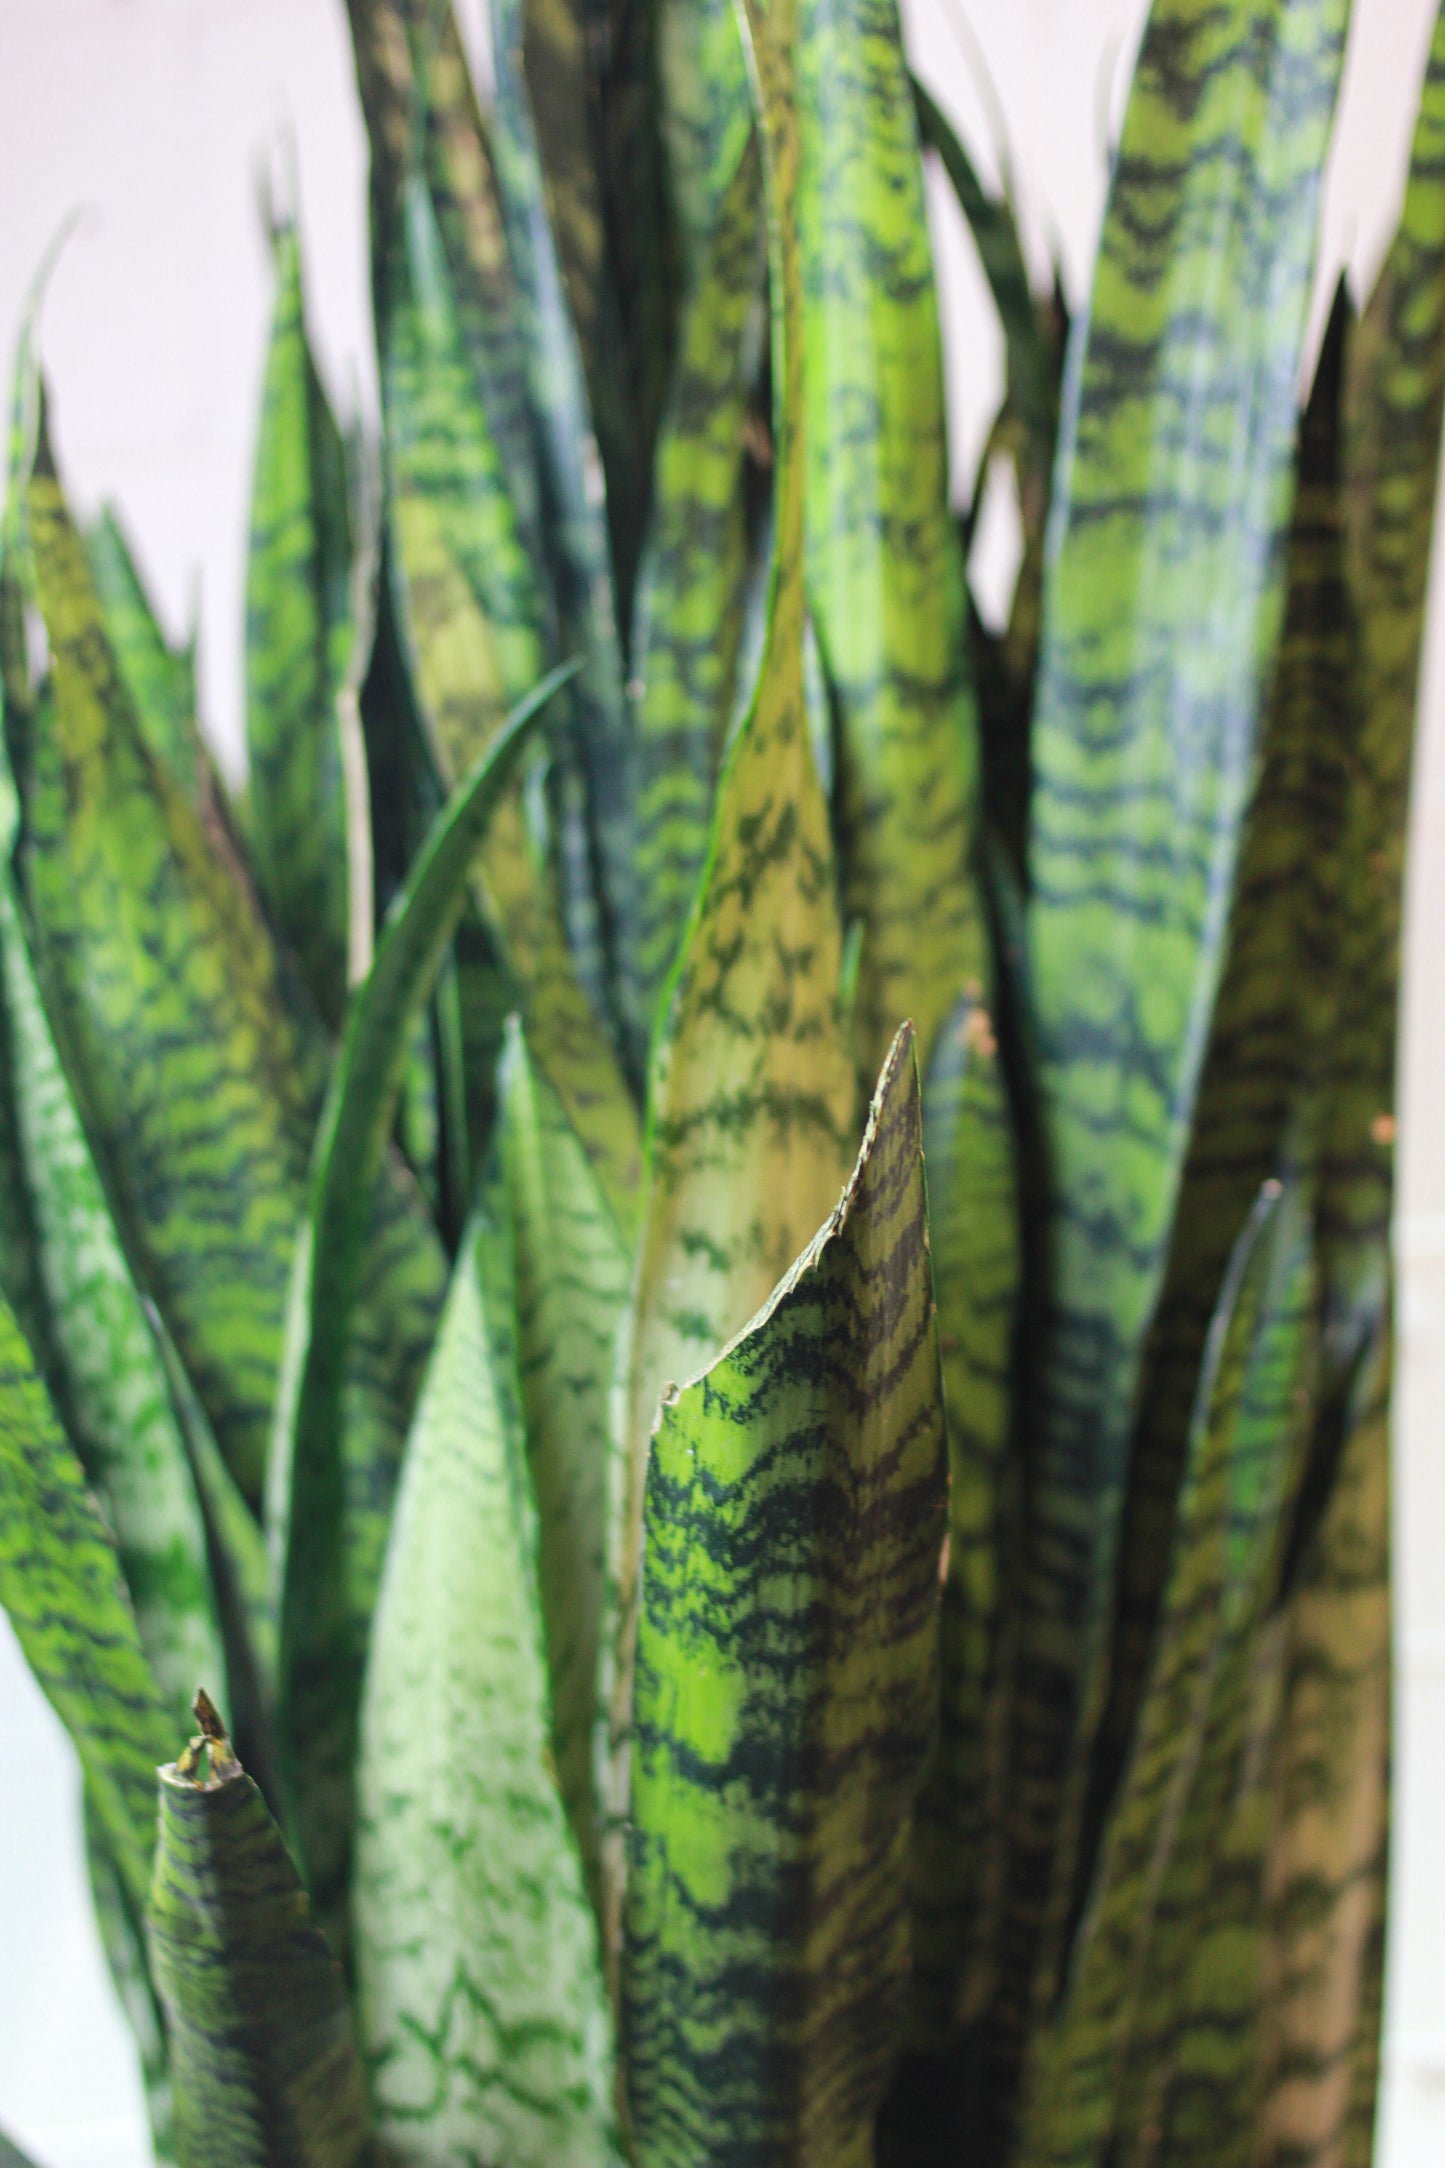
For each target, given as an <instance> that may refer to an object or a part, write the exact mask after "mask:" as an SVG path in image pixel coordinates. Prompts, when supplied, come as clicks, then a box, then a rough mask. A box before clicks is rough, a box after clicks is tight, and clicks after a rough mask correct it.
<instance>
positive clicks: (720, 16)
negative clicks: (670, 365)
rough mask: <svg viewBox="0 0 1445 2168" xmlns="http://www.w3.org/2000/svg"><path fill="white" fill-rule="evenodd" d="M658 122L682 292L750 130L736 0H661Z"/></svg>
mask: <svg viewBox="0 0 1445 2168" xmlns="http://www.w3.org/2000/svg"><path fill="white" fill-rule="evenodd" d="M657 72H658V85H659V95H660V126H661V131H662V138H663V143H664V145H665V148H666V156H667V179H668V196H669V202H670V205H671V210H672V218H673V224H674V227H675V230H676V236H677V240H676V246H677V253H678V258H679V268H680V276H681V283H682V290H683V293H684V295H691V294H692V293H694V292H695V291H696V288H697V283H698V280H699V278H700V277H701V276H702V275H703V266H704V265H705V264H706V262H707V260H708V258H709V256H710V255H711V253H712V249H713V236H714V232H715V229H716V226H717V219H718V208H719V205H720V204H721V202H722V200H723V197H724V196H725V194H726V193H727V190H728V187H729V185H730V183H731V181H732V178H733V175H734V174H735V173H736V172H737V169H738V161H739V160H740V159H741V157H742V155H743V151H744V147H745V146H746V143H747V140H748V137H749V136H750V135H751V134H752V132H753V125H754V123H753V101H752V94H751V91H750V89H749V85H748V70H747V60H746V57H745V54H744V50H743V43H742V39H741V38H740V37H739V35H738V19H737V12H736V9H735V8H734V6H733V4H732V0H695V4H693V5H688V4H687V0H662V5H661V6H660V8H659V10H658V23H657Z"/></svg>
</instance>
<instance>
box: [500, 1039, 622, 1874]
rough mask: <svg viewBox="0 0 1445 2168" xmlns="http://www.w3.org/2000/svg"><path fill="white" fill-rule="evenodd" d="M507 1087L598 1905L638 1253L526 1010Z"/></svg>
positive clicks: (508, 1184)
mask: <svg viewBox="0 0 1445 2168" xmlns="http://www.w3.org/2000/svg"><path fill="white" fill-rule="evenodd" d="M498 1091H499V1098H500V1109H499V1116H498V1129H497V1149H498V1153H499V1156H500V1160H501V1165H502V1170H503V1173H504V1175H505V1189H506V1200H507V1207H508V1211H509V1214H510V1219H511V1235H512V1243H513V1248H514V1252H515V1260H516V1303H517V1357H518V1365H519V1371H520V1384H521V1399H522V1408H523V1413H524V1416H525V1421H526V1435H527V1453H528V1462H529V1466H530V1468H531V1474H532V1484H533V1488H534V1490H535V1493H536V1500H537V1555H538V1573H539V1577H540V1588H541V1600H542V1620H543V1626H544V1629H545V1639H546V1651H547V1673H548V1678H549V1680H550V1682H551V1700H552V1742H553V1751H554V1754H555V1758H556V1765H557V1784H558V1788H559V1790H560V1792H561V1796H562V1803H563V1805H564V1806H565V1808H566V1810H567V1814H568V1818H569V1820H570V1822H571V1824H572V1829H573V1832H574V1834H575V1837H576V1840H577V1846H578V1850H579V1852H580V1853H581V1857H582V1864H583V1868H584V1871H585V1874H586V1879H587V1888H588V1894H589V1896H590V1897H591V1899H592V1901H593V1904H594V1906H595V1907H597V1908H598V1909H599V1911H600V1906H601V1842H602V1839H601V1829H600V1827H599V1819H600V1815H601V1812H602V1800H603V1796H604V1789H605V1785H604V1778H605V1768H606V1752H607V1708H608V1702H607V1693H606V1686H607V1681H606V1676H605V1665H606V1662H607V1660H608V1658H609V1656H610V1653H611V1648H612V1641H613V1635H614V1632H615V1618H614V1612H615V1605H616V1593H617V1592H616V1588H615V1585H614V1583H613V1579H612V1570H613V1561H614V1559H615V1557H616V1553H617V1517H618V1514H619V1512H620V1511H621V1503H622V1500H621V1492H622V1471H621V1467H620V1464H619V1461H618V1456H617V1452H616V1440H615V1433H614V1430H613V1426H612V1423H611V1420H610V1405H609V1395H610V1391H611V1385H612V1373H613V1367H614V1363H615V1358H616V1346H617V1339H618V1335H619V1332H620V1331H621V1329H622V1324H623V1320H624V1318H625V1316H626V1313H627V1304H628V1299H629V1296H630V1294H631V1289H632V1257H631V1253H630V1251H629V1250H628V1247H627V1245H626V1243H625V1242H624V1240H623V1238H622V1234H621V1232H620V1230H619V1228H618V1226H617V1223H616V1221H615V1220H614V1218H613V1216H612V1214H611V1212H610V1210H609V1209H608V1205H607V1200H606V1198H605V1197H604V1196H603V1194H602V1191H601V1189H600V1188H599V1186H598V1183H597V1178H596V1176H595V1175H594V1174H593V1172H592V1169H591V1166H590V1164H589V1162H588V1159H587V1155H586V1152H585V1151H584V1150H583V1148H582V1144H581V1142H580V1140H579V1138H578V1136H577V1134H576V1132H575V1130H574V1129H573V1128H572V1126H571V1124H570V1123H569V1122H568V1120H567V1115H566V1110H565V1108H564V1107H563V1106H562V1103H561V1101H560V1100H559V1099H558V1097H557V1095H556V1093H555V1092H554V1091H553V1090H552V1087H551V1085H550V1084H549V1083H548V1081H547V1079H546V1077H545V1076H543V1074H542V1073H541V1071H540V1070H539V1069H538V1067H537V1065H536V1063H535V1062H534V1061H532V1059H531V1057H530V1055H529V1053H528V1050H527V1045H526V1041H525V1039H524V1037H523V1035H522V1031H521V1028H520V1026H519V1025H518V1023H517V1022H516V1020H515V1019H514V1020H513V1022H512V1024H511V1025H510V1026H509V1028H508V1036H507V1044H506V1050H505V1052H504V1054H503V1057H502V1062H501V1069H500V1073H499V1077H498Z"/></svg>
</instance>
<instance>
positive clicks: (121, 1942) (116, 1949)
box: [0, 1799, 175, 2168]
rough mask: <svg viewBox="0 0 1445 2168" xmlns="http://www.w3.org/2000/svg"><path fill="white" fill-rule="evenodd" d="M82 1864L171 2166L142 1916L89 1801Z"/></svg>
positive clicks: (165, 2068)
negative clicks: (115, 1862)
mask: <svg viewBox="0 0 1445 2168" xmlns="http://www.w3.org/2000/svg"><path fill="white" fill-rule="evenodd" d="M85 1862H86V1866H87V1868H88V1869H89V1873H90V1901H91V1903H92V1904H93V1906H94V1907H95V1921H96V1926H97V1927H98V1928H99V1930H100V1941H101V1947H102V1949H103V1950H104V1951H105V1961H106V1964H107V1966H108V1967H109V1970H110V1977H111V1980H112V1983H113V1984H114V1987H115V1991H116V1994H117V1996H118V1998H119V2000H120V2006H121V2008H122V2009H123V2010H124V2012H125V2015H126V2022H127V2024H128V2025H129V2026H130V2029H131V2034H132V2037H133V2038H134V2040H135V2045H136V2054H137V2056H138V2058H139V2061H140V2068H141V2078H142V2080H143V2082H144V2085H145V2094H146V2111H147V2114H148V2115H149V2118H150V2126H151V2140H152V2143H153V2145H154V2147H155V2154H156V2159H157V2160H158V2161H161V2162H169V2161H172V2160H174V2158H175V2147H174V2141H173V2133H172V2102H171V2058H170V2047H169V2044H168V2042H167V2040H166V2027H165V2016H164V2014H163V2012H162V2010H161V2006H160V2001H159V1999H158V1997H157V1995H156V1989H155V1982H154V1981H153V1980H152V1978H151V1969H150V1952H149V1951H148V1950H147V1948H146V1939H145V1917H144V1914H143V1913H141V1912H138V1911H137V1910H136V1909H135V1907H134V1906H133V1905H132V1904H131V1903H130V1902H129V1901H128V1899H127V1897H126V1892H125V1888H124V1886H123V1884H122V1882H121V1879H120V1876H119V1875H118V1874H117V1873H116V1870H115V1865H114V1863H113V1861H112V1859H111V1855H110V1847H109V1846H108V1844H107V1843H106V1838H105V1831H104V1828H103V1826H102V1824H101V1820H100V1817H99V1815H98V1813H97V1812H96V1809H95V1808H94V1806H92V1804H91V1802H90V1800H89V1799H86V1801H85ZM3 2162H4V2153H3V2149H0V2168H3Z"/></svg>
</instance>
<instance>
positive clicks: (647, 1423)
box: [606, 32, 856, 1952]
mask: <svg viewBox="0 0 1445 2168" xmlns="http://www.w3.org/2000/svg"><path fill="white" fill-rule="evenodd" d="M767 56H768V57H767V60H766V63H765V64H766V67H767V69H768V70H769V71H770V72H769V74H768V76H767V78H766V79H767V81H768V84H769V86H770V87H769V90H768V93H767V99H766V105H765V112H766V125H767V129H768V132H769V135H770V138H771V140H770V143H769V160H770V168H771V175H770V192H771V206H772V218H773V226H774V244H773V245H774V290H775V300H776V302H777V313H776V315H775V320H774V338H775V342H776V346H775V363H774V380H775V383H776V384H777V385H778V386H779V388H780V399H779V416H778V430H777V436H778V447H779V453H778V462H777V468H776V475H777V492H778V496H777V502H778V512H777V523H776V531H777V540H776V545H775V548H776V555H775V559H774V573H773V588H772V597H771V607H770V615H769V623H768V631H767V637H766V643H765V647H764V652H763V656H762V661H761V665H760V669H759V673H758V678H757V684H756V690H755V692H754V695H753V700H752V705H751V708H750V710H749V713H748V715H747V716H746V717H745V719H744V721H743V722H742V724H741V725H740V727H739V730H738V732H737V735H736V737H735V738H734V740H733V743H732V745H731V747H730V749H729V752H728V756H727V761H726V764H725V767H724V770H723V774H722V777H721V779H720V781H719V785H718V797H717V810H716V813H715V816H714V825H713V833H712V839H711V842H710V844H709V849H708V863H707V868H706V871H705V873H704V876H703V884H702V887H701V890H700V891H699V894H698V897H697V900H696V902H695V904H694V907H693V913H692V918H691V922H690V924H689V927H688V931H687V935H686V939H685V942H684V946H683V949H682V952H681V955H680V957H679V960H678V964H677V966H676V969H675V972H674V977H673V983H672V987H671V990H670V994H669V996H668V1003H667V1009H666V1014H665V1021H664V1022H663V1024H662V1025H661V1027H660V1030H659V1036H658V1038H657V1041H656V1045H655V1048H654V1053H653V1062H652V1075H651V1083H650V1089H649V1094H648V1108H649V1130H648V1170H647V1187H646V1192H645V1197H644V1205H643V1224H642V1234H641V1242H640V1249H639V1257H638V1267H637V1281H636V1297H635V1314H634V1325H633V1332H632V1344H631V1347H630V1349H629V1350H628V1356H627V1361H626V1365H625V1390H626V1418H625V1420H626V1449H627V1475H626V1503H625V1509H624V1515H623V1522H622V1528H621V1538H622V1551H621V1555H620V1557H619V1559H618V1562H617V1573H618V1581H619V1589H620V1599H619V1626H618V1652H617V1661H616V1667H615V1673H614V1681H613V1731H614V1747H613V1773H612V1783H611V1794H610V1800H609V1810H610V1816H611V1819H612V1824H613V1830H614V1831H615V1832H616V1833H617V1834H614V1835H612V1836H611V1837H610V1847H611V1848H610V1851H609V1857H608V1861H607V1864H606V1880H607V1904H608V1916H607V1932H608V1947H609V1950H610V1951H614V1952H615V1950H616V1948H617V1936H618V1934H619V1932H620V1925H621V1914H620V1902H621V1888H622V1882H623V1877H624V1862H623V1859H622V1856H621V1853H620V1849H619V1844H618V1835H620V1828H621V1820H622V1815H623V1813H624V1811H625V1804H626V1796H627V1741H628V1725H629V1709H630V1700H631V1668H632V1657H631V1651H632V1646H633V1637H634V1635H635V1631H636V1617H637V1612H636V1590H637V1572H638V1566H639V1562H640V1545H641V1539H642V1502H643V1484H644V1480H645V1477H646V1469H647V1455H648V1441H649V1438H650V1437H651V1433H652V1429H653V1425H654V1422H655V1420H656V1411H657V1405H658V1400H659V1396H660V1395H661V1394H662V1392H663V1391H664V1390H665V1388H666V1387H667V1386H668V1385H671V1384H674V1383H676V1382H677V1381H678V1380H680V1379H681V1378H684V1377H687V1376H690V1375H691V1374H692V1373H694V1372H695V1371H696V1370H698V1369H699V1367H700V1366H701V1365H702V1364H704V1363H705V1362H707V1361H708V1360H709V1358H710V1357H711V1356H712V1355H713V1354H714V1353H715V1352H716V1350H717V1349H718V1348H719V1347H721V1346H722V1345H724V1343H725V1342H726V1341H727V1340H729V1339H730V1338H731V1337H732V1335H733V1334H734V1333H736V1332H737V1331H738V1330H739V1329H740V1328H741V1326H742V1325H743V1323H744V1322H745V1321H746V1319H747V1318H748V1317H749V1316H751V1315H752V1313H753V1312H754V1311H755V1310H756V1309H757V1308H758V1306H759V1305H760V1304H761V1303H762V1302H763V1301H764V1300H765V1298H766V1296H767V1295H768V1293H769V1291H770V1289H772V1288H773V1287H774V1286H776V1284H777V1282H778V1280H779V1278H780V1277H781V1276H782V1274H783V1273H784V1272H785V1271H786V1270H787V1267H788V1265H789V1263H790V1262H791V1260H792V1259H793V1258H794V1257H796V1256H797V1255H798V1253H799V1251H800V1250H801V1249H802V1247H803V1245H804V1243H805V1242H807V1241H808V1240H809V1239H810V1236H811V1234H812V1232H813V1231H814V1230H815V1229H816V1228H817V1227H818V1226H819V1224H820V1223H821V1221H822V1220H823V1219H824V1218H825V1217H826V1215H827V1213H828V1211H829V1210H830V1209H831V1206H832V1204H833V1202H834V1201H835V1200H836V1198H837V1195H838V1191H839V1189H840V1187H841V1185H842V1183H843V1180H844V1178H845V1176H846V1174H847V1170H848V1163H849V1158H850V1153H851V1139H852V1135H853V1123H854V1109H855V1104H856V1072H855V1069H854V1064H853V1060H852V1054H851V1050H850V1048H849V1046H848V1044H847V1042H846V1038H845V1034H844V1030H843V1024H842V1018H841V1013H840V1008H839V1002H838V989H839V985H840V980H841V970H842V947H843V938H842V926H841V922H840V918H839V910H838V896H837V881H836V870H835V866H834V861H833V852H832V837H831V832H830V827H829V819H828V808H827V804H826V801H825V799H824V796H823V791H822V785H821V783H820V781H819V777H818V772H817V769H816V766H815V765H814V760H813V753H812V747H811V744H810V742H809V735H808V722H807V713H806V704H805V696H804V686H803V624H804V595H803V578H802V572H803V563H802V525H803V521H802V512H803V506H802V493H803V465H802V444H801V441H800V434H801V430H802V425H803V410H802V386H801V365H802V356H801V349H800V342H799V337H798V328H799V320H800V302H801V290H800V278H799V263H798V253H797V249H796V245H795V243H794V240H793V237H792V235H791V232H790V230H789V228H788V224H787V220H788V217H789V207H790V206H791V203H792V201H793V179H794V176H795V174H796V159H797V144H796V135H795V132H794V128H793V112H792V105H791V100H790V94H789V88H788V85H789V80H790V67H791V51H790V48H789V46H788V43H787V40H786V34H785V33H783V32H777V33H776V34H770V35H769V38H768V41H767Z"/></svg>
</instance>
